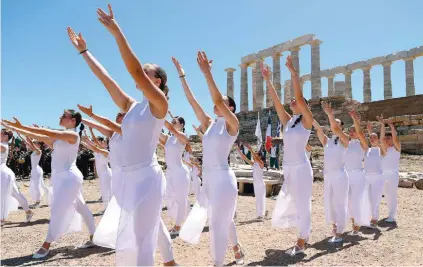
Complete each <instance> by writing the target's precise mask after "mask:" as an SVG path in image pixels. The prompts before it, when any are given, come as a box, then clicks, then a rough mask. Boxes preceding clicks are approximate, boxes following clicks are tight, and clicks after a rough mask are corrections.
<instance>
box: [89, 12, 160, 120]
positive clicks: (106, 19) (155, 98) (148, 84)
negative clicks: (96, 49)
mask: <svg viewBox="0 0 423 267" xmlns="http://www.w3.org/2000/svg"><path fill="white" fill-rule="evenodd" d="M108 8H109V14H106V13H105V12H104V11H103V10H102V9H100V8H99V9H98V10H97V14H98V19H99V21H100V22H101V23H102V24H103V25H104V26H105V27H106V28H107V30H109V32H110V33H111V34H112V35H113V36H114V37H115V39H116V43H117V45H118V47H119V51H120V54H121V56H122V59H123V61H124V63H125V66H126V69H127V70H128V72H129V74H131V76H132V78H133V79H134V81H135V83H136V84H137V85H138V87H139V88H140V90H141V91H142V92H143V94H144V96H145V97H146V98H147V99H148V101H149V102H150V104H151V111H152V113H153V115H154V116H155V117H156V118H160V119H161V118H164V117H165V116H166V114H167V110H168V102H167V97H166V95H165V93H164V92H163V91H162V90H161V89H160V88H158V87H157V86H156V85H155V84H154V83H153V81H152V80H150V78H149V77H148V76H147V74H146V73H145V72H144V70H143V67H142V65H141V63H140V61H139V60H138V58H137V56H136V55H135V53H134V51H132V48H131V47H130V46H129V43H128V41H127V40H126V37H125V35H124V34H123V32H122V30H121V29H120V27H119V25H118V23H117V22H116V20H115V17H114V14H113V10H112V6H111V5H110V4H109V5H108ZM125 110H126V109H125Z"/></svg>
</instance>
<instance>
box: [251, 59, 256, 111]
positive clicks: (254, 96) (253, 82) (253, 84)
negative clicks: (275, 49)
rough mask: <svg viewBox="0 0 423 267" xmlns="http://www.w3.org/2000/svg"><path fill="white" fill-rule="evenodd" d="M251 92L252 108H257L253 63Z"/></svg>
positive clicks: (252, 66)
mask: <svg viewBox="0 0 423 267" xmlns="http://www.w3.org/2000/svg"><path fill="white" fill-rule="evenodd" d="M251 77H252V78H251V92H252V93H253V110H257V90H256V80H257V74H256V67H255V65H254V64H253V65H251Z"/></svg>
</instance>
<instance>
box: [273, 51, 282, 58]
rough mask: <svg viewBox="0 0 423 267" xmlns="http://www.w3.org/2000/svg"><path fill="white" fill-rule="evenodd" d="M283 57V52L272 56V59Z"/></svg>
mask: <svg viewBox="0 0 423 267" xmlns="http://www.w3.org/2000/svg"><path fill="white" fill-rule="evenodd" d="M281 56H282V52H277V53H274V54H273V55H272V58H276V57H281Z"/></svg>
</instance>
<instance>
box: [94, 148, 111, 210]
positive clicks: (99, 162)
mask: <svg viewBox="0 0 423 267" xmlns="http://www.w3.org/2000/svg"><path fill="white" fill-rule="evenodd" d="M94 158H95V167H96V170H97V174H98V177H99V178H100V193H101V199H102V201H103V205H104V209H106V208H107V205H108V204H109V201H110V198H111V197H112V171H111V169H110V168H109V159H108V157H105V156H104V155H103V154H101V153H94Z"/></svg>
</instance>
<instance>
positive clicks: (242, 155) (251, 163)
mask: <svg viewBox="0 0 423 267" xmlns="http://www.w3.org/2000/svg"><path fill="white" fill-rule="evenodd" d="M236 150H237V151H238V154H239V155H240V156H241V158H242V160H243V161H245V162H247V163H248V164H250V165H251V166H253V165H254V162H252V161H251V160H249V159H248V158H247V157H246V156H245V155H244V153H242V151H241V149H239V147H238V146H236Z"/></svg>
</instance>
